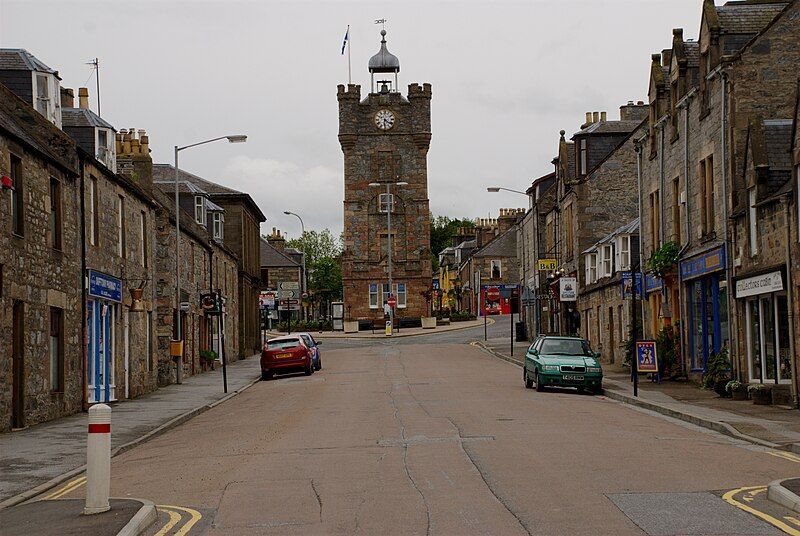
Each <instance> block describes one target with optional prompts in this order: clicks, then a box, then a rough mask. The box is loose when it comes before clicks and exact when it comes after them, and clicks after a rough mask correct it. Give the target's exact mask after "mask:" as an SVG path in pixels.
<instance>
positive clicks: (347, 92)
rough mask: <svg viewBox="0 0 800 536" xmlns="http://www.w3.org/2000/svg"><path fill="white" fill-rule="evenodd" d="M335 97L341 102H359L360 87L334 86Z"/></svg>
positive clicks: (353, 85)
mask: <svg viewBox="0 0 800 536" xmlns="http://www.w3.org/2000/svg"><path fill="white" fill-rule="evenodd" d="M336 97H337V98H338V99H339V100H340V101H341V100H344V99H352V100H355V101H359V100H361V86H360V85H359V84H347V86H345V85H344V84H339V85H338V86H336Z"/></svg>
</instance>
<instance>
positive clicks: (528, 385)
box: [522, 369, 533, 389]
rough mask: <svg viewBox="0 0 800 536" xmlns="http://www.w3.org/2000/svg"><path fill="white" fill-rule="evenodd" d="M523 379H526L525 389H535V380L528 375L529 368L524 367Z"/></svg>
mask: <svg viewBox="0 0 800 536" xmlns="http://www.w3.org/2000/svg"><path fill="white" fill-rule="evenodd" d="M522 379H523V380H525V389H533V380H532V379H530V378H529V377H528V369H522Z"/></svg>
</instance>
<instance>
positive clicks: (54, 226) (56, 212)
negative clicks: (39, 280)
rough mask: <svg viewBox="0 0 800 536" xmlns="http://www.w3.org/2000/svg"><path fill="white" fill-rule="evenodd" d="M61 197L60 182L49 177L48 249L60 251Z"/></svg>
mask: <svg viewBox="0 0 800 536" xmlns="http://www.w3.org/2000/svg"><path fill="white" fill-rule="evenodd" d="M62 198H63V195H62V189H61V181H60V180H58V179H57V178H56V177H53V176H51V177H50V229H49V230H50V247H51V248H53V249H55V250H58V251H61V250H62V248H63V246H64V239H63V235H64V222H63V207H62V204H63V200H62Z"/></svg>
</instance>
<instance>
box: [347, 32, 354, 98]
mask: <svg viewBox="0 0 800 536" xmlns="http://www.w3.org/2000/svg"><path fill="white" fill-rule="evenodd" d="M350 39H351V38H350V25H349V24H348V25H347V85H351V84H352V83H353V74H352V71H351V69H350Z"/></svg>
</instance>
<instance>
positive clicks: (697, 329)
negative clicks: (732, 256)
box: [680, 245, 730, 372]
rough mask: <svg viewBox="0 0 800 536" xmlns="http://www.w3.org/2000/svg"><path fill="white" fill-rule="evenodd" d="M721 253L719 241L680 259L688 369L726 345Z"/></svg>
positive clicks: (702, 364)
mask: <svg viewBox="0 0 800 536" xmlns="http://www.w3.org/2000/svg"><path fill="white" fill-rule="evenodd" d="M725 255H726V253H725V246H724V245H723V246H719V247H717V248H714V249H712V250H710V251H706V252H705V253H702V254H699V255H695V256H693V257H691V258H688V259H686V260H683V261H681V263H680V274H681V280H682V281H683V284H684V286H685V288H684V291H685V294H684V296H685V297H686V300H685V303H686V316H685V317H684V318H686V322H685V325H684V328H685V330H686V331H685V333H686V334H687V335H688V337H687V343H688V347H689V356H688V357H689V363H688V364H689V367H690V370H691V371H692V372H703V371H705V370H706V365H707V363H708V358H709V357H710V356H711V355H714V354H717V353H719V351H720V349H721V348H723V347H729V343H730V332H729V327H728V281H727V280H726V278H725V261H726V256H725Z"/></svg>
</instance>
